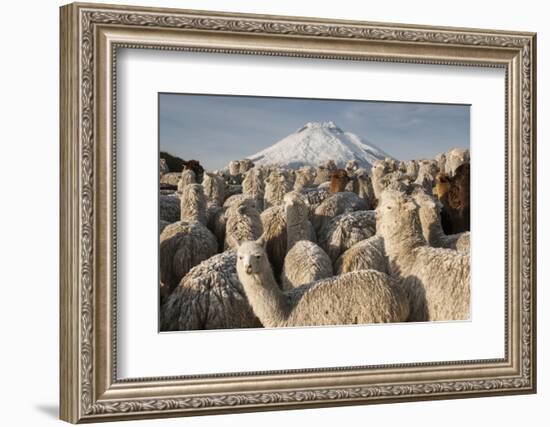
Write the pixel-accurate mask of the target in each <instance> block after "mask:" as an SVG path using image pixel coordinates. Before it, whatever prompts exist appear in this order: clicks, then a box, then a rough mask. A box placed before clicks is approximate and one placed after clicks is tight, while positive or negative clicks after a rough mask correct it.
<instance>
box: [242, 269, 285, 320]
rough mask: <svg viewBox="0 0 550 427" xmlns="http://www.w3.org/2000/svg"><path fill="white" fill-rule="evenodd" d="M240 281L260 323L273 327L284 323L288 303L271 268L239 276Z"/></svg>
mask: <svg viewBox="0 0 550 427" xmlns="http://www.w3.org/2000/svg"><path fill="white" fill-rule="evenodd" d="M243 279H244V280H243ZM241 282H242V283H243V286H244V289H245V292H246V296H247V298H248V301H249V303H250V305H251V306H252V310H253V311H254V314H256V316H257V317H258V319H260V321H261V322H262V325H264V326H265V327H267V328H274V327H277V326H279V325H281V324H283V323H284V321H285V320H286V319H287V317H288V315H289V313H290V303H289V300H288V298H287V296H286V295H285V294H284V293H283V292H282V291H281V290H280V288H279V285H278V284H277V282H276V281H275V278H274V277H273V272H272V271H271V268H269V269H268V271H265V272H263V273H262V274H248V275H246V277H244V278H242V277H241Z"/></svg>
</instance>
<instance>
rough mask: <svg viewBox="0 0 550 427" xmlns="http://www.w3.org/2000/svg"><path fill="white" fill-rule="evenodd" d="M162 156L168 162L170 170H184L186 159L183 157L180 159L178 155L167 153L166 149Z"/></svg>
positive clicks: (161, 153)
mask: <svg viewBox="0 0 550 427" xmlns="http://www.w3.org/2000/svg"><path fill="white" fill-rule="evenodd" d="M160 158H161V159H164V160H165V161H166V164H167V165H168V169H169V170H170V172H181V171H182V170H183V166H184V164H185V161H184V160H183V159H180V158H179V157H176V156H172V155H171V154H170V153H167V152H166V151H161V152H160Z"/></svg>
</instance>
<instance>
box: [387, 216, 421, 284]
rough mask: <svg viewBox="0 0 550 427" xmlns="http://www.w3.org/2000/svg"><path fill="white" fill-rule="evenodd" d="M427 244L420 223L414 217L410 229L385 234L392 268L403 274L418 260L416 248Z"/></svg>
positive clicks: (407, 272)
mask: <svg viewBox="0 0 550 427" xmlns="http://www.w3.org/2000/svg"><path fill="white" fill-rule="evenodd" d="M425 245H426V240H425V239H424V236H423V235H422V229H421V228H420V224H418V222H417V221H414V219H413V222H412V224H411V226H410V227H408V229H406V230H404V229H402V230H401V232H400V233H393V234H391V235H389V236H384V246H385V249H386V254H387V256H388V260H389V261H390V265H391V268H392V270H394V272H398V273H399V274H401V275H407V274H409V272H410V271H411V270H412V268H413V266H414V264H415V261H416V253H415V252H416V251H415V249H417V248H419V247H421V246H425ZM395 270H397V271H395Z"/></svg>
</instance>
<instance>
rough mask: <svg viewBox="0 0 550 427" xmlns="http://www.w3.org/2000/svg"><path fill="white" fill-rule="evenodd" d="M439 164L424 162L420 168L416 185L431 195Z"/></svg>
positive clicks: (430, 161) (429, 161)
mask: <svg viewBox="0 0 550 427" xmlns="http://www.w3.org/2000/svg"><path fill="white" fill-rule="evenodd" d="M437 170H438V168H437V164H436V162H435V161H433V160H422V161H421V162H420V163H419V166H418V174H417V177H416V180H415V181H414V183H415V184H416V185H419V186H421V187H422V188H424V190H426V192H428V193H431V192H432V187H433V186H434V182H435V176H436V174H437Z"/></svg>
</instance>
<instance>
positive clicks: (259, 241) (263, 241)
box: [256, 233, 267, 248]
mask: <svg viewBox="0 0 550 427" xmlns="http://www.w3.org/2000/svg"><path fill="white" fill-rule="evenodd" d="M256 243H257V244H258V245H260V246H263V247H264V248H265V245H266V244H267V240H266V238H265V233H264V234H262V235H261V236H260V237H258V239H257V240H256Z"/></svg>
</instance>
